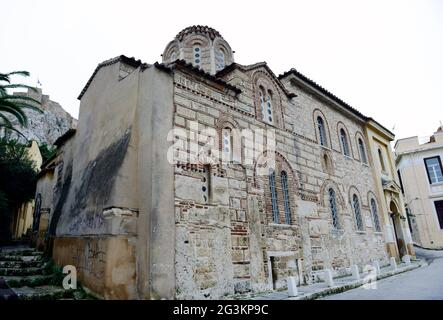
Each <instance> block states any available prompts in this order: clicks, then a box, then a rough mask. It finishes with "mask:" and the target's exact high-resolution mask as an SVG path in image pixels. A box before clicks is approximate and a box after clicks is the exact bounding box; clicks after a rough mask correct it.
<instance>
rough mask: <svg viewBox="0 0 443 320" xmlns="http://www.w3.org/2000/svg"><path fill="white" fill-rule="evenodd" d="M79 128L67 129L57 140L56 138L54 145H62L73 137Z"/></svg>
mask: <svg viewBox="0 0 443 320" xmlns="http://www.w3.org/2000/svg"><path fill="white" fill-rule="evenodd" d="M76 131H77V130H75V129H73V128H71V129H69V130H68V131H66V132H65V133H64V134H62V135H61V136H60V137H59V138H58V139H57V140H55V142H54V145H55V146H57V147H60V146H62V145H63V144H64V143H65V142H66V141H68V140H69V139H71V138H72V137H73V136H74V135H75V132H76Z"/></svg>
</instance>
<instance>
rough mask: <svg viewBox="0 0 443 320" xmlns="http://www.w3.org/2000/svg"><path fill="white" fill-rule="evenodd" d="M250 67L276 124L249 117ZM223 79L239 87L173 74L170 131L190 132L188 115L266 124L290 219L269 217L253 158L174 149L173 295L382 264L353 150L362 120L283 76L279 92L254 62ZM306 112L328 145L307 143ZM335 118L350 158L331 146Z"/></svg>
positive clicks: (311, 132)
mask: <svg viewBox="0 0 443 320" xmlns="http://www.w3.org/2000/svg"><path fill="white" fill-rule="evenodd" d="M257 72H261V73H262V74H263V77H265V78H266V79H264V80H266V81H268V82H269V83H271V84H272V85H273V86H274V90H275V91H277V92H278V97H279V100H278V101H277V100H276V110H277V107H278V108H279V110H280V112H281V114H280V115H279V117H280V119H282V120H281V121H280V122H279V123H278V126H277V127H275V126H272V125H269V124H265V123H264V122H262V121H260V120H258V119H257V118H256V116H255V112H256V107H255V106H256V102H255V98H254V97H255V96H254V84H253V80H252V79H254V77H255V76H256V73H257ZM225 80H226V81H228V82H229V83H230V84H233V85H236V86H237V87H240V88H241V89H242V93H241V94H240V95H239V96H238V97H233V96H232V95H231V94H230V93H228V92H223V88H218V89H217V88H214V86H209V85H208V84H205V83H204V82H203V81H202V80H200V79H198V78H197V77H196V76H194V75H192V74H188V73H184V72H176V73H175V74H174V90H175V93H174V103H175V110H176V113H175V128H182V129H186V130H188V131H189V130H191V131H192V128H191V122H192V121H198V122H199V128H198V130H200V132H202V131H204V130H205V129H208V128H214V129H217V128H218V127H220V126H222V125H223V123H224V122H229V123H231V124H233V125H234V126H236V127H238V128H239V129H245V128H249V129H255V128H263V129H265V128H273V129H275V130H276V137H275V141H276V155H277V157H276V159H277V166H281V168H284V169H285V171H286V172H288V176H289V193H290V196H289V200H290V211H291V217H290V220H291V221H290V224H287V223H285V221H284V217H283V216H282V215H281V214H282V213H280V218H279V219H280V220H279V222H280V223H274V222H273V220H272V205H271V204H270V200H269V198H270V192H269V185H268V184H267V177H265V178H257V177H256V176H255V174H254V171H255V166H254V165H250V164H247V165H245V164H239V163H231V164H228V165H224V164H213V165H212V166H211V165H205V164H204V163H201V164H189V163H187V162H186V161H185V159H183V157H184V156H185V155H184V154H183V152H181V151H179V150H177V151H176V152H174V158H175V159H176V160H180V159H182V160H183V161H181V162H179V163H178V164H177V165H176V166H175V197H176V203H175V210H176V232H177V236H176V281H177V298H212V299H213V298H218V297H221V296H223V295H227V294H233V293H242V292H246V291H251V290H252V291H262V290H268V289H278V288H282V287H285V286H286V277H287V276H296V277H297V278H298V279H299V282H300V283H306V282H311V281H313V279H315V278H316V277H315V275H316V272H318V271H319V270H322V269H324V268H333V269H334V273H335V274H336V275H341V274H346V273H348V272H349V270H347V268H349V267H350V265H351V264H358V265H359V266H360V267H361V268H363V267H364V265H365V264H367V263H369V262H370V261H372V260H374V259H377V260H381V261H385V260H386V259H387V257H386V253H385V247H384V240H383V234H381V233H376V232H374V228H373V222H372V221H373V220H372V215H371V212H370V210H369V206H368V193H369V192H374V191H375V185H374V181H373V177H372V173H371V169H370V167H369V165H371V164H369V165H366V164H363V163H362V162H361V161H360V155H359V152H358V148H357V142H356V136H358V135H359V133H362V132H363V127H362V124H361V123H359V122H358V121H357V120H356V119H355V118H353V117H352V116H349V115H346V114H344V113H341V112H339V111H338V110H337V109H336V108H334V107H332V106H330V105H328V104H327V103H325V102H322V101H321V100H320V99H318V98H316V97H315V96H314V95H313V94H310V93H309V92H308V91H307V90H305V89H303V88H302V87H294V86H292V85H291V84H290V83H289V81H288V82H285V86H286V88H287V89H288V90H289V91H292V92H295V93H296V94H297V95H298V96H297V97H296V98H293V99H292V100H291V99H289V98H287V96H286V95H285V93H284V91H283V90H282V88H281V87H279V85H278V83H277V80H276V79H275V78H274V77H273V76H272V75H270V74H269V73H268V72H267V71H266V70H265V69H264V68H262V67H261V68H257V69H252V70H249V71H240V70H238V69H237V70H234V71H232V72H231V73H229V74H227V75H226V76H225ZM277 111H278V110H277ZM277 111H275V112H277ZM316 112H321V114H322V115H323V116H324V118H325V120H326V121H327V126H328V141H330V144H329V145H330V146H331V148H325V147H321V146H320V145H319V144H318V143H317V135H316V130H315V125H314V114H315V113H316ZM338 123H340V124H341V125H343V126H344V127H345V128H346V129H347V132H348V141H349V144H350V145H351V157H345V156H344V155H343V154H342V152H341V147H340V143H339V138H338ZM209 137H210V136H209ZM206 138H207V136H204V139H203V140H206ZM174 141H175V143H178V145H179V146H180V148H181V149H189V144H188V141H187V139H186V137H183V136H180V135H179V134H176V135H175V136H174ZM248 142H251V141H248V140H247V139H246V140H245V141H244V143H245V145H250V143H248ZM201 144H202V145H203V144H204V141H201ZM325 155H326V156H327V158H326V160H325ZM277 185H279V181H278V180H277ZM329 187H333V188H334V190H335V191H336V194H337V202H338V211H339V212H338V216H339V222H340V226H341V227H340V228H339V230H334V229H333V227H332V216H331V212H330V208H329V203H328V200H327V192H328V191H327V190H328V188H329ZM353 192H355V193H357V195H358V197H359V201H360V206H361V212H362V218H363V223H364V231H356V223H355V216H354V213H353V211H352V205H351V202H350V201H351V200H350V198H351V197H352V193H353ZM277 194H278V195H279V197H278V206H279V208H283V206H284V204H283V198H282V196H281V194H282V192H281V189H277ZM280 212H283V210H282V209H280Z"/></svg>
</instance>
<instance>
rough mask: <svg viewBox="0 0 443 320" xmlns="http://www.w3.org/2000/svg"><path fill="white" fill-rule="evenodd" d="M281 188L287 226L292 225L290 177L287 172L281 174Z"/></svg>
mask: <svg viewBox="0 0 443 320" xmlns="http://www.w3.org/2000/svg"><path fill="white" fill-rule="evenodd" d="M280 179H281V188H282V191H283V204H284V206H285V219H286V224H291V207H290V205H289V191H288V175H287V174H286V172H285V171H282V172H281V173H280Z"/></svg>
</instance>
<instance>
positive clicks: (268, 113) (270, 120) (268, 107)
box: [265, 90, 274, 124]
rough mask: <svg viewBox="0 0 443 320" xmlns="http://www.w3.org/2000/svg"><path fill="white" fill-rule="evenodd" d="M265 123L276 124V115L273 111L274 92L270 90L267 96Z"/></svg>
mask: <svg viewBox="0 0 443 320" xmlns="http://www.w3.org/2000/svg"><path fill="white" fill-rule="evenodd" d="M265 121H266V122H268V123H271V124H272V123H273V122H274V115H273V110H272V92H271V91H270V90H269V91H268V94H267V96H266V110H265Z"/></svg>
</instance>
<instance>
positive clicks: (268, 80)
mask: <svg viewBox="0 0 443 320" xmlns="http://www.w3.org/2000/svg"><path fill="white" fill-rule="evenodd" d="M252 84H253V89H254V93H253V95H254V105H255V115H256V118H257V119H258V120H259V121H263V114H262V111H261V105H260V90H264V92H265V93H269V92H271V100H272V104H273V112H274V120H275V121H273V122H274V125H275V126H276V127H280V128H283V127H284V123H283V109H282V98H281V93H280V90H279V88H278V85H277V84H276V83H275V81H274V80H273V79H272V77H271V76H270V75H269V74H268V73H266V72H264V71H262V70H258V71H256V72H255V73H254V74H253V76H252Z"/></svg>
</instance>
